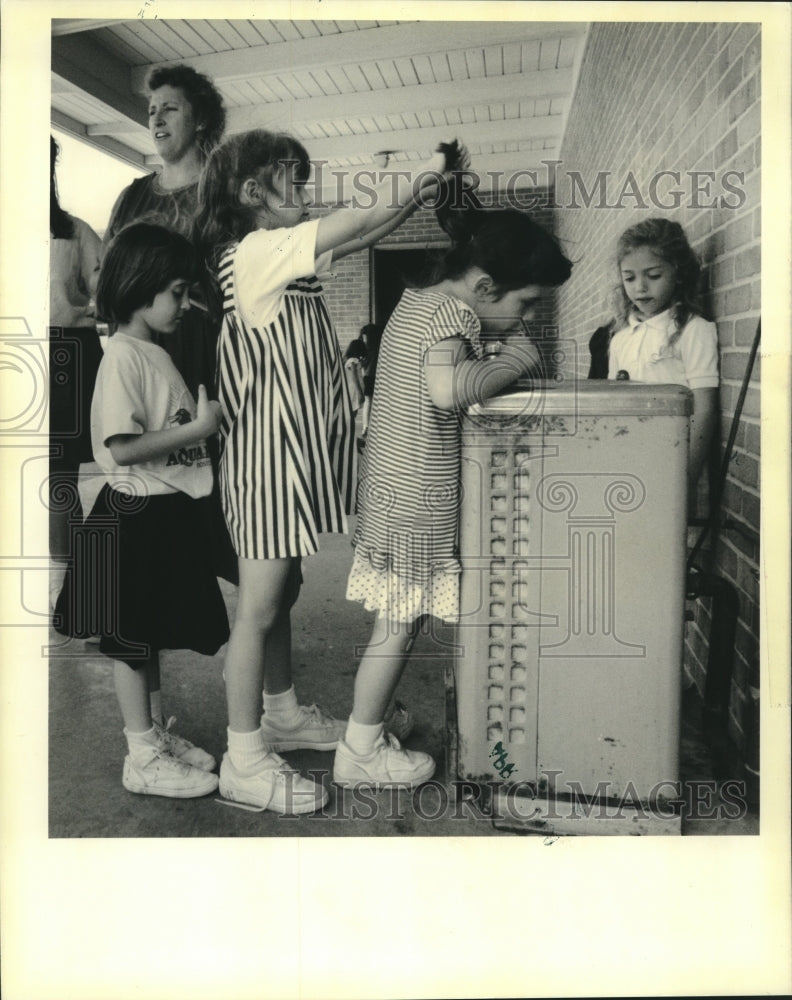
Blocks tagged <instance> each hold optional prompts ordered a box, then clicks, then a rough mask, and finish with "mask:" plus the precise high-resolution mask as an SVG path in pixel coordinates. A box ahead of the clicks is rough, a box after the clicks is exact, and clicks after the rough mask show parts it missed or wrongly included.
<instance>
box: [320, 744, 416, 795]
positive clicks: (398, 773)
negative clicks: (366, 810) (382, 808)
mask: <svg viewBox="0 0 792 1000" xmlns="http://www.w3.org/2000/svg"><path fill="white" fill-rule="evenodd" d="M434 772H435V762H434V761H433V760H432V758H431V757H430V756H429V754H428V753H421V751H420V750H402V747H401V743H399V741H398V740H397V739H396V737H395V736H393V735H392V734H391V733H383V734H382V736H380V738H379V739H378V740H377V742H376V743H375V744H374V749H373V750H372V751H371V753H370V754H367V755H366V756H364V757H359V756H358V755H357V754H356V753H355V752H354V751H353V750H352V748H351V747H350V746H349V744H347V743H345V742H344V741H343V740H342V741H341V742H340V743H339V744H338V749H337V750H336V755H335V763H334V765H333V781H334V782H335V783H336V784H337V785H341V786H342V787H343V788H351V787H353V786H355V785H365V786H366V787H372V788H390V787H392V786H394V785H399V786H402V787H405V788H415V787H416V786H417V785H420V784H423V782H424V781H428V780H429V778H431V777H432V775H433V774H434Z"/></svg>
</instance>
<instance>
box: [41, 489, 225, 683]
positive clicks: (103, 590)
mask: <svg viewBox="0 0 792 1000" xmlns="http://www.w3.org/2000/svg"><path fill="white" fill-rule="evenodd" d="M210 503H211V501H210V498H209V497H204V498H202V499H200V500H194V499H192V498H191V497H188V496H187V495H186V494H184V493H168V494H165V495H164V496H151V497H142V498H141V497H132V496H129V495H127V494H123V493H121V492H119V491H117V490H114V489H112V488H111V487H110V486H109V485H107V484H105V486H104V487H103V489H102V491H101V492H100V494H99V496H98V497H97V499H96V503H95V504H94V506H93V509H92V510H91V513H90V514H89V515H88V517H87V519H86V521H85V523H84V524H81V525H74V526H73V527H72V533H71V540H70V553H71V555H70V559H69V565H68V569H67V571H66V577H65V579H64V583H63V589H62V590H61V593H60V595H59V597H58V601H57V604H56V606H55V617H54V621H53V624H54V626H55V629H56V630H57V631H58V632H60V633H61V634H62V635H69V636H73V637H75V638H87V637H88V636H92V635H93V636H97V635H98V636H99V637H100V643H99V648H100V650H101V652H102V653H104V654H105V655H106V656H109V657H112V658H113V659H116V660H122V661H123V662H125V663H127V664H129V666H131V667H135V668H138V667H142V666H145V663H146V660H147V659H148V658H149V656H150V655H151V654H152V653H154V652H156V651H159V650H161V649H191V650H194V651H195V652H197V653H202V654H203V655H206V656H213V655H214V654H215V653H216V652H217V651H218V649H219V648H220V647H221V646H222V645H223V643H224V642H226V641H227V640H228V635H229V630H228V616H227V614H226V608H225V603H224V601H223V597H222V594H221V593H220V588H219V586H218V583H217V570H216V566H215V565H214V563H213V555H214V553H213V548H212V546H211V545H210V544H208V542H207V532H206V526H207V523H208V522H209V519H210V517H211V514H210Z"/></svg>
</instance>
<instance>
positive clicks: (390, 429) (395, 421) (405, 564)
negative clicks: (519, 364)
mask: <svg viewBox="0 0 792 1000" xmlns="http://www.w3.org/2000/svg"><path fill="white" fill-rule="evenodd" d="M449 337H460V338H462V339H463V340H466V341H467V342H468V348H469V354H470V357H475V358H479V357H481V356H482V353H483V352H482V347H481V343H480V339H479V338H480V324H479V320H478V317H477V316H476V314H475V313H474V312H473V310H472V309H470V308H469V306H467V305H466V304H465V303H463V302H461V301H460V300H459V299H456V298H452V297H450V296H448V295H444V294H441V293H438V292H433V291H416V290H412V289H407V291H405V292H404V294H403V296H402V298H401V301H400V302H399V304H398V306H397V307H396V309H395V310H394V312H393V315H392V316H391V318H390V320H389V322H388V325H387V327H386V328H385V332H384V334H383V338H382V345H381V347H380V353H379V359H378V362H377V381H376V384H375V387H374V397H373V401H372V409H371V422H370V424H369V430H368V435H367V438H366V448H365V452H364V458H363V464H362V468H361V476H360V485H359V491H358V509H359V513H360V516H359V519H358V525H357V530H356V532H355V536H354V539H353V545H354V546H355V558H354V562H353V565H352V570H351V573H350V576H349V582H348V585H347V598H348V599H349V600H353V601H361V602H362V603H363V604H364V605H365V606H366V608H367V609H368V610H369V611H379V612H380V614H381V615H382V616H384V617H387V618H389V619H390V620H391V621H394V622H412V621H415V620H416V619H417V618H418V617H420V616H421V615H424V614H430V615H434V616H435V617H438V618H442V619H444V620H446V621H455V620H456V619H457V618H458V615H459V573H460V563H459V559H458V540H457V524H458V518H459V492H460V490H459V478H460V451H461V439H460V423H459V419H460V418H459V414H458V413H457V412H456V411H449V410H441V409H438V407H436V406H435V405H434V404H433V403H432V401H431V399H430V397H429V392H428V389H427V385H426V375H425V373H424V355H425V353H426V351H427V349H428V348H429V347H431V346H432V345H433V344H436V343H439V342H440V341H442V340H446V339H448V338H449Z"/></svg>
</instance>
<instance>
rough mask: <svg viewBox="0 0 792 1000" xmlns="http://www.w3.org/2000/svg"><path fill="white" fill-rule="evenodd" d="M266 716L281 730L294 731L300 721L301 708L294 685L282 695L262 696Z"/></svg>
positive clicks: (265, 693)
mask: <svg viewBox="0 0 792 1000" xmlns="http://www.w3.org/2000/svg"><path fill="white" fill-rule="evenodd" d="M262 701H263V703H264V714H265V715H266V716H267V718H268V720H269V721H270V722H272V723H273V724H274V725H276V726H278V727H279V728H280V729H294V727H295V726H296V725H297V724H298V723H299V721H300V706H299V705H298V704H297V693H296V691H295V690H294V685H293V684H292V686H291V687H290V688H289V690H288V691H282V692H281V693H280V694H267V692H266V691H265V692H264V693H263V695H262Z"/></svg>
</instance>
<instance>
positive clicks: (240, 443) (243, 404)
mask: <svg viewBox="0 0 792 1000" xmlns="http://www.w3.org/2000/svg"><path fill="white" fill-rule="evenodd" d="M445 169H446V155H445V153H443V152H438V153H437V154H436V155H435V156H434V157H433V158H432V160H430V161H429V162H428V163H425V164H422V165H421V166H420V167H419V168H417V169H415V170H413V171H400V173H399V174H397V175H388V176H387V177H385V178H384V179H383V181H382V183H381V185H380V186H379V187H376V188H372V189H371V190H370V191H367V192H366V194H367V197H366V199H365V205H366V207H350V208H342V209H339V210H337V211H334V212H331V213H330V214H328V215H323V216H322V217H321V218H316V219H312V220H309V218H308V205H309V199H308V197H307V193H306V190H305V185H306V182H307V180H308V176H309V172H310V161H309V159H308V154H307V152H306V151H305V149H304V148H303V147H302V145H301V144H300V143H299V142H298V141H297V140H295V139H293V138H292V137H290V136H287V135H282V134H277V133H270V132H265V131H263V130H257V131H254V132H248V133H245V134H243V135H238V136H234V137H233V138H231V139H229V140H228V141H227V142H225V143H224V144H223V145H221V146H220V147H218V148H217V149H215V150H214V152H213V153H212V154H211V156H210V157H209V160H208V161H207V164H206V166H205V168H204V172H203V175H202V178H201V181H200V185H199V194H198V200H199V211H198V217H197V220H196V230H197V232H198V233H199V234H200V238H201V240H202V241H203V243H204V246H205V247H208V248H210V249H211V250H212V254H211V256H212V260H213V263H214V265H215V267H216V270H217V275H218V279H219V282H220V286H221V288H222V293H223V326H222V331H221V334H220V341H219V346H218V380H219V385H218V398H219V400H220V402H221V404H222V407H223V421H222V425H221V436H222V438H223V442H224V446H223V455H222V459H221V466H220V482H221V491H222V499H223V506H224V510H225V515H226V521H227V523H228V527H229V531H230V534H231V539H232V541H233V544H234V547H235V549H236V552H237V555H238V557H239V605H238V611H237V616H236V621H235V623H234V626H233V629H232V633H231V639H230V641H229V645H228V654H227V657H226V664H225V677H226V690H227V698H228V712H229V730H228V753H226V755H225V756H224V758H223V763H222V766H221V769H220V791H221V794H222V795H223V796H224V797H225V798H226V799H229V800H232V801H235V802H239V803H245V804H247V805H248V806H254V807H258V808H261V809H271V810H274V811H277V812H281V813H284V812H288V813H301V812H310V811H313V810H315V809H318V808H321V807H322V806H323V805H324V803H325V802H326V801H327V792H326V791H325V789H324V788H323V787H322V786H321V784H318V785H317V784H315V783H314V782H313V781H309V780H307V779H305V778H303V777H301V776H300V775H298V774H296V773H295V772H294V771H293V770H292V769H290V768H289V767H288V765H286V763H285V762H284V761H283V760H282V759H281V758H280V757H279V756H278V754H277V752H276V751H279V750H292V749H298V748H302V747H308V748H314V749H322V750H329V749H333V748H335V747H336V745H337V743H338V740H339V739H340V738H341V737H342V736H343V734H344V728H345V723H344V722H342V721H340V720H337V719H331V718H328V717H327V716H325V715H324V714H323V713H322V712H321V711H320V710H319V709H318V708H317V707H316V706H310V707H305V706H301V705H299V704H298V702H297V698H296V695H295V692H294V687H293V685H292V678H291V663H290V637H291V626H290V609H291V607H292V605H293V604H294V601H295V600H296V598H297V595H298V593H299V588H300V583H301V573H300V559H301V557H302V556H306V555H310V554H311V553H314V552H316V551H317V549H318V544H319V534H320V533H321V532H343V531H346V530H347V523H346V516H345V515H346V513H348V512H351V511H352V510H353V507H354V493H355V488H356V474H357V470H356V449H355V439H354V424H353V415H352V409H351V405H350V401H349V396H348V392H347V389H346V385H345V381H344V370H343V364H342V359H341V353H340V349H339V344H338V339H337V337H336V334H335V331H334V329H333V326H332V323H331V321H330V316H329V314H328V311H327V306H326V304H325V300H324V297H323V294H322V286H321V284H320V281H319V278H318V277H317V274H321V272H322V271H323V270H326V269H327V268H328V267H329V265H330V262H331V259H338V258H339V257H342V256H345V255H346V254H347V253H351V252H353V251H355V250H360V249H363V248H364V247H366V246H369V245H370V244H371V243H373V242H375V240H376V239H378V238H380V237H381V236H384V235H385V234H386V233H387V232H389V231H391V230H392V229H394V228H395V227H396V226H397V225H398V224H399V223H400V222H401V221H403V220H404V219H405V218H406V216H407V214H409V212H411V211H412V210H414V209H415V207H416V206H417V204H418V201H417V199H418V198H419V197H420V195H421V193H422V191H423V192H424V193H425V192H426V190H431V189H436V187H437V181H438V177H439V176H440V175H442V174H443V172H444V171H445ZM394 178H395V179H394ZM369 195H373V197H370V196H369ZM262 687H263V691H264V696H263V697H264V715H263V717H262V716H261V701H260V698H261V693H262Z"/></svg>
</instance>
